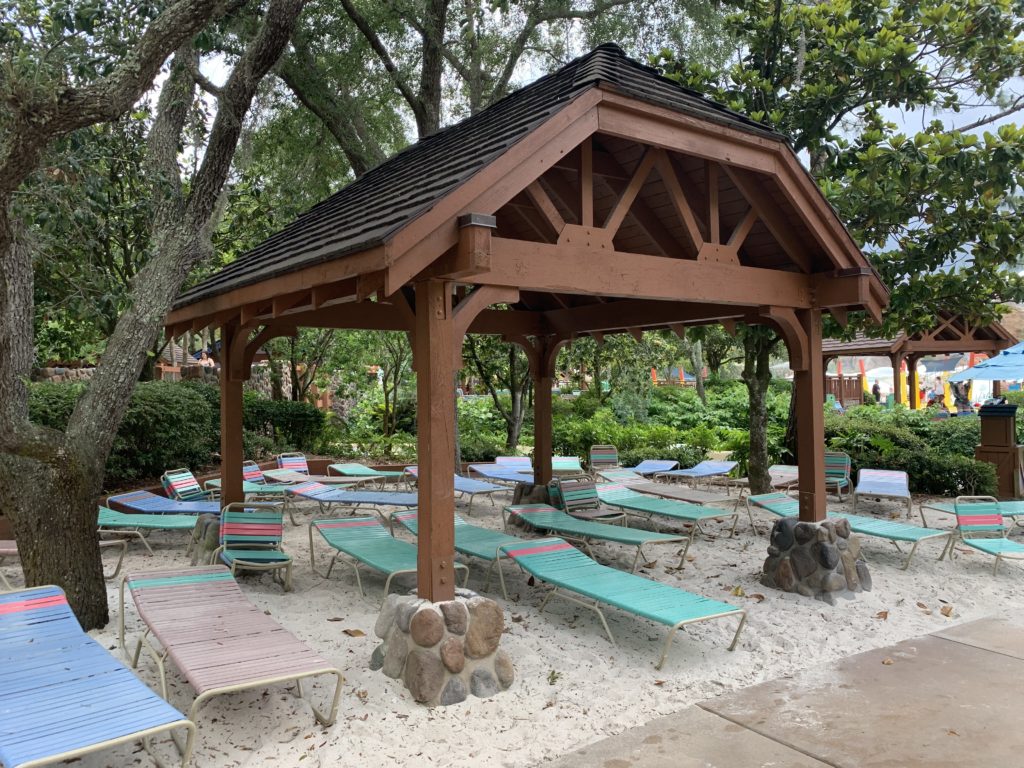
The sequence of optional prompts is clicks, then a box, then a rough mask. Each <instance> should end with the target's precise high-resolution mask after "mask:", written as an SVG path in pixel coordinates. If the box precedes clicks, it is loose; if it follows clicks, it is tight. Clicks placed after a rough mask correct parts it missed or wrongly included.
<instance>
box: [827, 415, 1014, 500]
mask: <svg viewBox="0 0 1024 768" xmlns="http://www.w3.org/2000/svg"><path fill="white" fill-rule="evenodd" d="M979 430H980V427H979V422H978V419H977V418H974V417H971V416H965V417H957V418H952V419H943V420H941V421H931V420H930V418H929V417H928V415H927V414H926V413H924V412H922V411H909V410H906V409H904V408H893V409H882V408H877V407H874V406H859V407H854V408H850V409H849V410H847V412H846V413H843V414H840V413H837V412H835V411H830V412H826V415H825V436H826V441H827V443H828V446H829V448H830V449H832V450H837V451H844V452H846V453H848V454H850V457H851V459H852V460H853V468H854V472H856V471H857V470H858V469H860V468H861V467H869V468H885V469H896V470H903V471H905V472H907V474H909V475H910V489H911V490H912V491H914V492H915V493H930V494H936V495H940V496H957V495H960V494H979V495H984V494H992V493H994V492H995V489H996V479H995V468H994V467H993V466H992V465H991V464H988V463H986V462H980V461H975V460H974V446H975V445H976V444H977V441H978V435H979Z"/></svg>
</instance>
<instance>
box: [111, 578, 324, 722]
mask: <svg viewBox="0 0 1024 768" xmlns="http://www.w3.org/2000/svg"><path fill="white" fill-rule="evenodd" d="M126 587H127V589H128V591H129V592H130V593H131V596H132V600H133V602H134V603H135V608H136V610H137V611H138V614H139V618H141V619H142V621H143V623H144V624H145V626H146V629H145V631H144V632H142V633H140V634H139V637H138V639H137V641H136V645H135V651H134V653H133V655H132V666H133V667H135V666H137V665H138V663H139V654H140V653H141V651H142V649H143V648H145V649H146V650H147V652H148V653H149V654H150V656H151V657H152V658H153V660H154V661H155V662H156V665H157V670H158V673H159V675H160V689H161V692H162V693H163V696H164V698H167V669H166V665H165V661H166V660H167V658H168V657H169V658H170V659H171V660H172V661H173V662H174V663H175V665H176V666H177V667H178V670H179V671H180V672H181V674H182V675H183V676H184V677H185V679H186V680H187V681H188V683H189V685H191V686H192V688H193V690H195V692H196V699H195V701H193V702H192V707H191V708H190V709H189V720H191V721H192V722H193V723H195V722H196V719H197V717H198V715H199V711H200V710H201V709H202V707H203V706H204V705H205V704H206V703H207V702H208V701H209V700H210V699H211V698H213V697H214V696H220V695H223V694H226V693H235V692H236V691H245V690H249V689H252V688H266V687H268V686H271V685H275V684H277V683H291V682H294V683H295V687H296V689H297V693H298V695H299V696H300V697H301V696H302V681H303V680H305V679H306V678H311V677H319V676H321V675H331V676H333V677H334V678H335V679H336V681H337V684H336V685H335V688H334V698H333V700H332V702H331V708H330V710H329V711H328V712H327V713H326V714H324V713H322V712H321V711H320V710H319V709H317V708H316V707H312V709H313V714H314V716H315V717H316V719H317V720H318V721H319V722H320V723H322V724H324V725H330V724H331V723H333V722H334V719H335V717H336V715H337V712H338V700H339V698H340V697H341V684H342V682H343V678H342V675H341V670H339V669H338V668H337V667H335V666H334V665H333V664H331V663H330V662H328V661H326V660H325V659H322V658H321V657H320V656H319V655H317V654H316V653H315V652H314V651H313V650H312V649H311V648H310V647H309V646H307V645H306V644H305V643H303V642H302V641H301V640H299V639H298V638H296V637H295V636H294V635H292V634H291V633H290V632H289V631H288V630H286V629H285V628H284V627H282V626H281V625H280V624H278V623H277V622H276V621H274V619H272V618H271V617H270V616H269V615H267V614H266V613H264V612H263V609H262V608H258V607H256V606H255V605H253V604H252V603H250V602H249V601H248V600H247V599H246V598H245V595H243V594H242V590H241V589H239V587H238V583H237V582H236V581H235V579H234V578H233V577H232V575H231V573H230V572H229V571H228V569H227V568H225V567H224V566H221V565H210V566H204V567H201V568H184V569H172V570H163V571H150V572H149V573H138V574H128V575H126V576H125V577H124V579H123V581H122V582H121V591H120V596H121V613H120V618H119V627H118V637H119V640H120V645H121V649H122V651H124V652H125V654H126V655H127V649H126V647H125V588H126ZM154 639H155V640H156V641H157V643H158V644H159V646H158V645H157V644H155V643H154V642H153V640H154ZM311 706H312V705H311Z"/></svg>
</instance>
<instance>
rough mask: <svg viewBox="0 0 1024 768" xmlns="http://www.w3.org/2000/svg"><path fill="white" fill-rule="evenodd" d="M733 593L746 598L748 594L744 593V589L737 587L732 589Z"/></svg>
mask: <svg viewBox="0 0 1024 768" xmlns="http://www.w3.org/2000/svg"><path fill="white" fill-rule="evenodd" d="M732 593H733V594H734V595H735V596H736V597H744V596H745V595H746V594H747V593H746V592H744V591H743V587H740V586H735V587H733V588H732Z"/></svg>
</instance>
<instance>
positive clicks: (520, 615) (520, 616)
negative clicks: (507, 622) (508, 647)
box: [512, 613, 523, 624]
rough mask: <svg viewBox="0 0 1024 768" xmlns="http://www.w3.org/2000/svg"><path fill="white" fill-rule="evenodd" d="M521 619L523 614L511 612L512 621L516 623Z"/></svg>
mask: <svg viewBox="0 0 1024 768" xmlns="http://www.w3.org/2000/svg"><path fill="white" fill-rule="evenodd" d="M522 620H523V615H522V614H521V613H513V614H512V621H514V622H515V623H516V624H518V623H519V622H521V621H522Z"/></svg>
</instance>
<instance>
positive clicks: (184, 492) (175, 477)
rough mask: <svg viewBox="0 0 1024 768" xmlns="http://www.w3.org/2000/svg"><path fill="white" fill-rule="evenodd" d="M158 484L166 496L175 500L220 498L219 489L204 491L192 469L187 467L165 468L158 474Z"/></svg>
mask: <svg viewBox="0 0 1024 768" xmlns="http://www.w3.org/2000/svg"><path fill="white" fill-rule="evenodd" d="M160 484H161V485H162V486H163V487H164V492H165V493H166V494H167V498H169V499H174V500H175V501H209V500H212V499H217V498H220V492H219V491H216V490H213V489H211V490H208V491H204V490H203V489H202V487H200V485H199V481H198V480H196V476H195V475H193V474H192V470H190V469H188V468H187V467H180V468H178V469H169V470H167V471H166V472H164V473H163V474H162V475H160Z"/></svg>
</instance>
